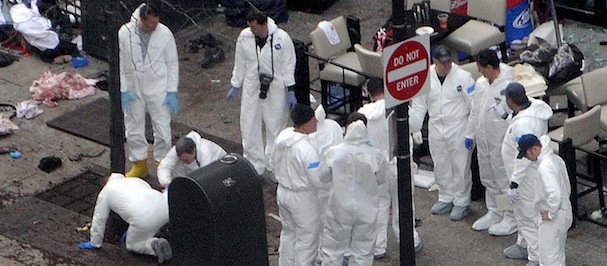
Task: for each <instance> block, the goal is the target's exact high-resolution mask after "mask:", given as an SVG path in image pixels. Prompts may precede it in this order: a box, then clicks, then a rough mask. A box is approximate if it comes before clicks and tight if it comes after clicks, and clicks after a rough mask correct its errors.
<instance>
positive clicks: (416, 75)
mask: <svg viewBox="0 0 607 266" xmlns="http://www.w3.org/2000/svg"><path fill="white" fill-rule="evenodd" d="M388 60H389V61H388V62H386V63H385V65H386V71H385V77H384V82H385V83H386V88H387V89H388V92H389V93H390V95H391V96H392V97H394V98H395V99H396V100H399V101H405V100H409V99H411V98H413V96H415V95H416V94H417V93H418V92H419V91H420V90H421V89H422V87H423V86H424V83H425V82H426V77H428V67H429V66H430V57H429V56H428V51H427V49H426V48H425V47H424V45H423V44H422V43H420V42H418V41H415V40H409V41H406V42H403V43H402V44H401V45H400V46H399V47H397V48H396V50H394V52H393V53H392V55H391V56H390V58H389V59H388Z"/></svg>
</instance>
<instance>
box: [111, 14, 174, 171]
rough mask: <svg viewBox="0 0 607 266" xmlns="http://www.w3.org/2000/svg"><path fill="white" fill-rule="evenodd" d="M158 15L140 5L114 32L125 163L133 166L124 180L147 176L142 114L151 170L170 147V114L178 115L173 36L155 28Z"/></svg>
mask: <svg viewBox="0 0 607 266" xmlns="http://www.w3.org/2000/svg"><path fill="white" fill-rule="evenodd" d="M159 15H160V12H159V9H158V6H156V5H154V4H149V3H148V4H146V3H143V4H141V5H140V6H139V7H137V9H136V10H135V11H134V12H133V14H132V15H131V21H129V22H127V23H126V24H124V25H122V27H120V30H118V42H119V47H120V52H119V56H120V92H121V101H122V111H123V112H124V126H125V135H126V143H127V146H128V148H129V149H128V150H129V153H128V159H129V161H131V162H133V167H132V168H131V170H130V171H129V172H127V173H126V174H125V176H126V177H146V176H147V175H148V174H149V171H148V166H147V161H146V160H147V157H148V142H147V140H146V138H145V120H146V119H145V113H146V112H147V113H149V114H150V118H151V121H152V129H153V130H154V159H155V161H156V165H158V164H159V162H160V160H162V158H164V156H166V154H167V153H168V152H169V149H171V146H172V143H171V141H172V140H171V113H174V114H175V113H177V111H178V110H179V103H178V102H177V86H178V83H179V61H178V58H177V47H176V45H175V39H174V38H173V33H172V32H171V30H170V29H169V28H168V27H167V26H165V25H163V24H162V23H159Z"/></svg>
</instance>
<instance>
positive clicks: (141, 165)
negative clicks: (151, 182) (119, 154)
mask: <svg viewBox="0 0 607 266" xmlns="http://www.w3.org/2000/svg"><path fill="white" fill-rule="evenodd" d="M149 174H150V171H148V162H147V161H146V160H141V161H136V162H134V163H133V167H131V170H129V171H128V172H127V173H126V174H124V176H125V177H140V178H144V177H147V176H148V175H149Z"/></svg>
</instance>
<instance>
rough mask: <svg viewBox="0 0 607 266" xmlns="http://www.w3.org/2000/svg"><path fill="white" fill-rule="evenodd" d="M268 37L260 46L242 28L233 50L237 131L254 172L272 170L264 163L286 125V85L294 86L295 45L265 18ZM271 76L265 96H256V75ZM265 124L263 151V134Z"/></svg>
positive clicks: (287, 35)
mask: <svg viewBox="0 0 607 266" xmlns="http://www.w3.org/2000/svg"><path fill="white" fill-rule="evenodd" d="M267 26H268V38H267V40H266V44H265V45H264V46H263V47H262V48H259V47H258V46H257V45H256V44H255V35H254V34H253V32H252V31H251V29H250V28H245V29H244V30H242V31H241V32H240V35H238V40H237V41H236V50H235V51H234V69H233V70H232V79H231V80H230V83H231V85H232V87H236V88H242V100H241V101H242V102H241V104H240V133H241V135H242V148H243V156H244V158H246V159H247V160H249V161H250V162H251V164H253V167H255V170H256V171H257V174H259V175H261V174H263V172H264V170H265V169H266V168H268V170H270V171H271V170H272V166H270V165H266V164H267V161H268V159H269V158H266V157H267V156H270V154H271V152H272V149H273V148H274V139H275V138H276V136H277V135H278V133H280V131H281V130H283V129H284V128H285V127H287V122H288V120H289V107H288V101H287V87H289V86H292V85H295V76H294V75H295V62H296V58H295V48H294V47H293V41H292V40H291V37H289V34H288V33H287V32H285V31H284V30H282V29H280V28H278V26H276V23H274V20H272V19H271V18H268V22H267ZM261 73H263V74H268V75H273V76H274V79H273V80H272V83H270V89H269V90H268V93H267V98H266V99H260V98H259V92H260V82H259V74H261ZM262 124H264V125H265V143H266V144H265V150H264V139H263V137H262Z"/></svg>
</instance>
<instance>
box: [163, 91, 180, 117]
mask: <svg viewBox="0 0 607 266" xmlns="http://www.w3.org/2000/svg"><path fill="white" fill-rule="evenodd" d="M162 105H168V106H169V107H170V108H171V113H173V114H176V113H177V111H179V102H178V101H177V93H176V92H174V91H170V92H167V97H166V98H164V101H163V102H162Z"/></svg>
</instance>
